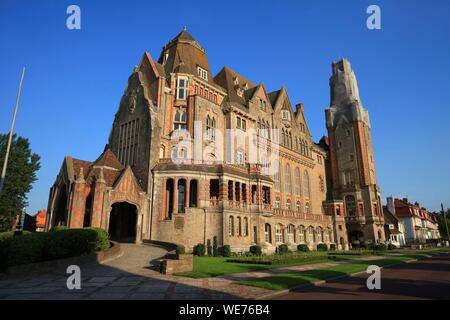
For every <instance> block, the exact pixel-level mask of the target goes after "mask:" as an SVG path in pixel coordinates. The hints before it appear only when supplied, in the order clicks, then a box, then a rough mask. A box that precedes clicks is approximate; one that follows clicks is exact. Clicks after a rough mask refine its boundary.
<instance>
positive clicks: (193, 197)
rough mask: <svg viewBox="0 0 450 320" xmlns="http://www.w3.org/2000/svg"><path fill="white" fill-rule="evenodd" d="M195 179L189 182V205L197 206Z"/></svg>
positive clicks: (191, 206)
mask: <svg viewBox="0 0 450 320" xmlns="http://www.w3.org/2000/svg"><path fill="white" fill-rule="evenodd" d="M197 193H198V192H197V180H191V181H190V182H189V207H190V208H197V206H198V204H197Z"/></svg>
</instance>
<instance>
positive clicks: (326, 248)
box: [317, 243, 328, 251]
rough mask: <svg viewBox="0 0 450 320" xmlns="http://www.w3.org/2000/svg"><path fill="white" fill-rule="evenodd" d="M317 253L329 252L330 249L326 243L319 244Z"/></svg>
mask: <svg viewBox="0 0 450 320" xmlns="http://www.w3.org/2000/svg"><path fill="white" fill-rule="evenodd" d="M317 251H328V247H327V245H326V244H325V243H319V244H318V245H317Z"/></svg>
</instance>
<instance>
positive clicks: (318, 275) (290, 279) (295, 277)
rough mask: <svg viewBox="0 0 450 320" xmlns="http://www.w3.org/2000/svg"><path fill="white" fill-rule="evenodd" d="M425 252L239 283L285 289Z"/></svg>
mask: <svg viewBox="0 0 450 320" xmlns="http://www.w3.org/2000/svg"><path fill="white" fill-rule="evenodd" d="M425 256H426V255H425V254H409V255H406V256H392V257H389V258H385V259H379V260H372V261H361V262H355V263H353V262H352V263H348V264H341V265H338V266H332V267H325V268H320V269H316V270H308V271H300V272H289V273H282V274H277V275H273V276H269V277H262V278H254V279H248V280H241V281H238V282H236V283H237V284H242V285H247V286H254V287H262V288H266V289H270V290H283V289H288V288H291V287H295V286H299V285H302V284H307V283H313V282H316V281H319V280H326V279H331V278H335V277H339V276H345V275H349V274H352V273H354V272H359V271H364V270H366V269H367V267H368V266H370V265H377V266H379V267H383V266H387V265H391V264H395V263H399V262H406V261H410V260H413V259H417V258H422V257H425Z"/></svg>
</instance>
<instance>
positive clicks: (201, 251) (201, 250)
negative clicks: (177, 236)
mask: <svg viewBox="0 0 450 320" xmlns="http://www.w3.org/2000/svg"><path fill="white" fill-rule="evenodd" d="M193 251H194V255H196V256H199V257H203V256H204V255H205V252H206V248H205V245H204V244H203V243H199V244H197V245H196V246H195V247H194V250H193Z"/></svg>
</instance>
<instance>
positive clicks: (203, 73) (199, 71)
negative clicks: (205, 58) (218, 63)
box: [197, 66, 208, 81]
mask: <svg viewBox="0 0 450 320" xmlns="http://www.w3.org/2000/svg"><path fill="white" fill-rule="evenodd" d="M197 75H198V76H199V77H200V78H202V79H203V80H206V81H208V71H206V70H205V69H203V68H202V67H199V66H197Z"/></svg>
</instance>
